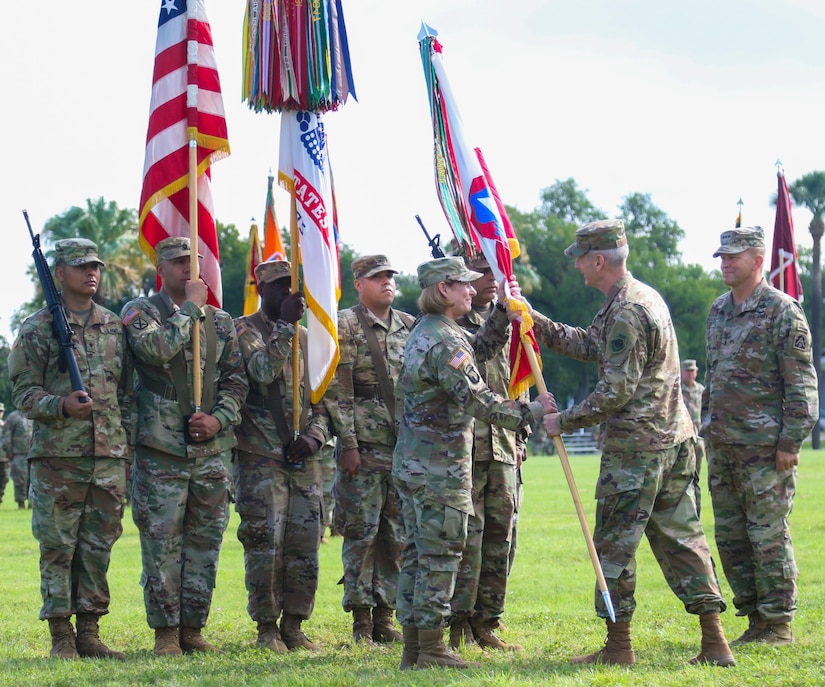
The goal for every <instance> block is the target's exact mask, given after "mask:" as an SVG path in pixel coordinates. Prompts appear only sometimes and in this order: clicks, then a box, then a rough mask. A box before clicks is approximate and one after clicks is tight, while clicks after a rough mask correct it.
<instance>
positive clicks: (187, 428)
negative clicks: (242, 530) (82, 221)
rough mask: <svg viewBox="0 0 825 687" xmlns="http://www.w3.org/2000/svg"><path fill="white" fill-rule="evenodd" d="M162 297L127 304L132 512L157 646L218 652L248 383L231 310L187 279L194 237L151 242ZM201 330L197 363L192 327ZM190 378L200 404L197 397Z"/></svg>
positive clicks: (165, 652)
mask: <svg viewBox="0 0 825 687" xmlns="http://www.w3.org/2000/svg"><path fill="white" fill-rule="evenodd" d="M155 253H156V255H157V271H158V276H159V277H160V280H161V284H162V287H161V290H160V292H159V293H157V294H155V295H154V296H151V297H149V298H144V297H141V298H137V299H135V300H133V301H131V302H129V303H127V304H126V305H125V306H124V308H123V312H122V317H123V324H124V325H125V326H126V333H127V336H128V339H129V346H130V348H131V349H132V351H133V352H134V356H135V365H136V369H137V373H138V389H137V409H138V427H137V431H138V433H137V448H136V450H135V462H134V467H133V469H132V517H133V519H134V521H135V525H137V528H138V532H139V533H140V549H141V558H142V561H143V573H142V575H141V585H142V586H143V599H144V605H145V607H146V619H147V622H148V624H149V627H151V628H153V629H154V630H155V647H154V652H155V654H156V655H158V656H179V655H181V653H183V652H187V653H189V652H215V651H218V649H217V648H216V647H215V646H213V645H212V644H210V643H209V642H207V641H206V639H204V637H203V635H202V633H201V630H202V629H203V627H204V626H205V625H206V621H207V619H208V617H209V609H210V606H211V604H212V592H213V590H214V588H215V577H216V575H217V571H218V554H219V553H220V549H221V543H222V541H223V533H224V530H225V529H226V526H227V524H228V522H229V490H230V473H229V461H230V452H231V449H232V446H233V444H234V443H235V440H234V436H233V434H232V426H233V425H235V424H237V423H238V422H240V419H241V405H242V404H243V401H244V399H245V398H246V393H247V390H248V385H247V382H246V375H245V374H244V371H243V360H242V359H241V356H240V352H239V350H238V340H237V337H236V336H235V327H234V325H233V324H232V319H231V318H230V316H229V314H228V313H226V312H224V311H223V310H220V309H218V308H215V307H213V306H211V305H207V304H206V300H207V293H208V289H207V286H206V284H205V283H204V281H203V280H202V279H197V280H192V279H190V259H191V258H190V256H191V253H192V249H191V247H190V243H189V239H188V238H183V237H177V236H174V237H170V238H166V239H163V240H162V241H160V242H159V243H158V244H157V246H155ZM195 326H197V327H199V329H200V368H199V369H193V356H192V333H193V329H194V327H195ZM194 375H198V376H200V377H201V378H202V391H203V393H202V400H201V405H200V407H199V408H196V407H195V406H194V405H193V403H194V399H193V395H192V385H193V381H194Z"/></svg>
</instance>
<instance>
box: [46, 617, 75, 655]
mask: <svg viewBox="0 0 825 687" xmlns="http://www.w3.org/2000/svg"><path fill="white" fill-rule="evenodd" d="M49 634H51V636H52V650H51V652H49V656H51V657H52V658H60V659H63V660H67V661H68V660H73V659H76V658H80V655H79V654H78V653H77V645H76V643H75V636H74V628H73V627H72V621H71V620H69V619H68V618H49Z"/></svg>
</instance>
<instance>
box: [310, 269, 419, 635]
mask: <svg viewBox="0 0 825 687" xmlns="http://www.w3.org/2000/svg"><path fill="white" fill-rule="evenodd" d="M352 273H353V277H354V278H355V282H354V283H355V290H356V291H357V292H358V300H359V303H358V305H355V306H353V307H352V308H347V309H345V310H341V311H340V312H339V313H338V342H339V347H340V351H341V359H340V360H339V361H338V369H337V370H336V373H335V380H334V382H333V384H332V385H330V389H329V391H328V393H327V396H326V401H327V403H328V409H329V413H330V417H331V418H332V423H333V426H334V430H335V434H336V435H338V437H339V440H340V442H341V455H340V458H339V460H338V471H337V473H336V479H335V486H334V492H335V502H336V510H335V529H336V530H337V531H338V532H340V533H341V535H342V536H343V538H344V542H343V546H342V548H341V558H342V560H343V564H344V578H343V579H344V598H343V606H344V610H345V611H348V612H350V611H351V612H352V638H353V641H355V642H364V643H367V644H371V643H373V641H376V642H381V643H388V642H393V641H401V634H400V633H399V632H398V630H397V629H395V627H394V626H393V621H392V614H393V610H394V609H395V602H396V597H397V594H398V571H399V569H400V567H401V548H402V546H403V531H402V528H401V510H400V507H399V503H398V494H397V493H396V491H395V486H394V485H393V484H392V474H391V473H392V452H393V449H394V448H395V441H396V421H395V381H396V379H398V376H399V375H400V374H401V366H402V364H403V362H404V344H405V343H406V341H407V337H408V336H409V333H410V329H411V328H412V325H413V322H414V321H415V320H414V318H413V317H412V315H409V314H407V313H405V312H401V311H399V310H395V309H394V308H393V307H392V303H393V300H394V299H395V292H396V285H395V275H396V273H397V271H396V270H395V269H394V268H393V267H392V265H390V262H389V260H388V259H387V257H386V256H384V255H366V256H364V257H361V258H358V259H357V260H354V261H353V263H352Z"/></svg>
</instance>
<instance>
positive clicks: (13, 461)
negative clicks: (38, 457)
mask: <svg viewBox="0 0 825 687" xmlns="http://www.w3.org/2000/svg"><path fill="white" fill-rule="evenodd" d="M31 443H32V421H31V420H29V418H27V417H26V416H25V415H24V414H23V413H21V412H20V411H19V410H13V411H11V413H10V414H9V416H8V417H7V418H6V422H5V424H4V425H3V437H2V446H0V450H2V452H3V455H5V456H6V459H7V460H8V461H9V463H10V465H11V480H12V482H13V483H14V500H15V501H16V502H17V507H18V508H20V509H23V508H25V507H26V499H27V498H28V495H29V459H28V453H29V448H30V446H31Z"/></svg>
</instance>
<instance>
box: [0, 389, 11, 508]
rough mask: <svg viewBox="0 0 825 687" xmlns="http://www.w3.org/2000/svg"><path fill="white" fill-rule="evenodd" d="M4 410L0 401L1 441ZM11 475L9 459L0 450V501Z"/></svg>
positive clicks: (0, 437) (1, 501) (3, 405)
mask: <svg viewBox="0 0 825 687" xmlns="http://www.w3.org/2000/svg"><path fill="white" fill-rule="evenodd" d="M5 412H6V406H5V404H3V403H0V441H2V436H3V426H4V424H5V423H4V421H3V415H4V413H5ZM10 477H11V459H10V458H9V457H8V456H6V452H5V451H2V452H0V503H3V496H4V495H5V493H6V486H7V485H8V483H9V478H10Z"/></svg>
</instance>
